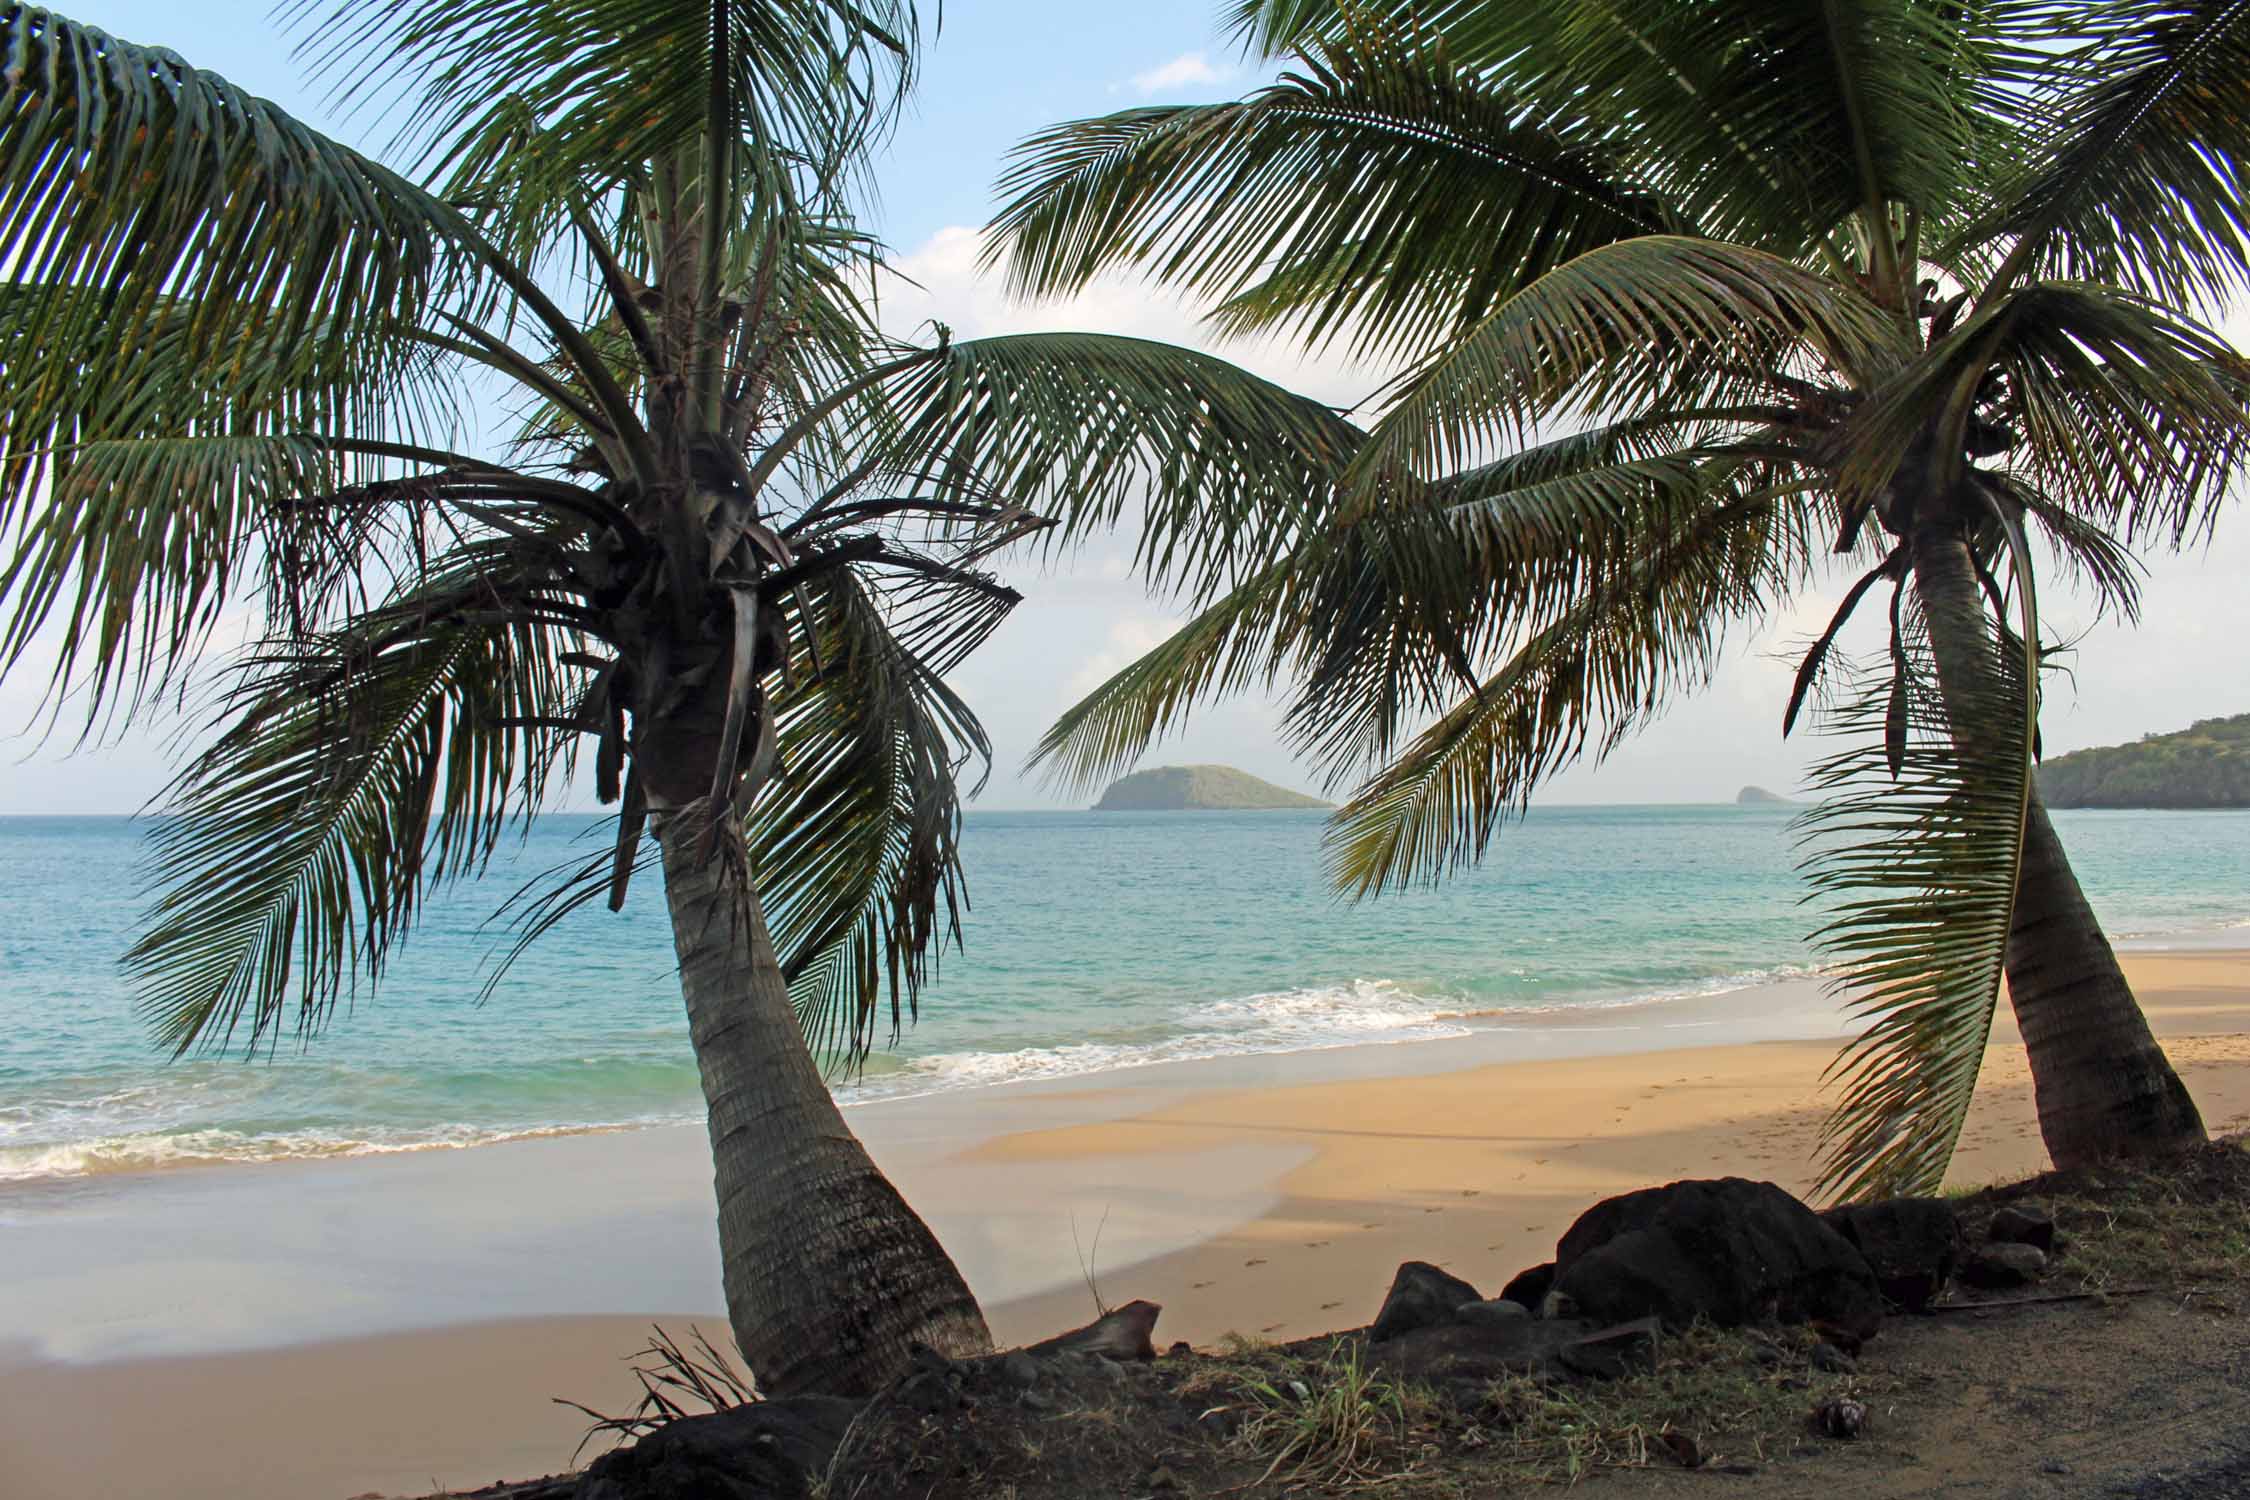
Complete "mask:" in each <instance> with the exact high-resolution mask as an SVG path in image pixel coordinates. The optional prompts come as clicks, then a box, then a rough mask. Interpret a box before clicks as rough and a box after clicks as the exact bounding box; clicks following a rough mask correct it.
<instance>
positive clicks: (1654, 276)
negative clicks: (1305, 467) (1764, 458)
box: [1352, 235, 1904, 485]
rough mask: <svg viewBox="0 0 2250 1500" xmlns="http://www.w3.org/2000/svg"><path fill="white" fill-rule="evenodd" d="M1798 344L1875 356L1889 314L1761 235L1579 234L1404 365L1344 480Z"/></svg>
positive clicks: (1452, 461)
mask: <svg viewBox="0 0 2250 1500" xmlns="http://www.w3.org/2000/svg"><path fill="white" fill-rule="evenodd" d="M1791 349H1810V350H1811V351H1814V354H1815V355H1816V357H1817V358H1818V359H1819V360H1820V361H1821V362H1822V363H1823V364H1825V365H1826V366H1828V367H1829V369H1831V370H1836V371H1869V370H1881V369H1884V368H1887V367H1888V366H1889V365H1891V364H1893V363H1897V362H1900V361H1901V360H1902V358H1903V353H1904V351H1903V348H1902V346H1901V344H1900V342H1899V335H1898V332H1897V330H1896V329H1895V328H1894V327H1893V326H1892V325H1891V324H1890V322H1889V321H1888V319H1887V318H1886V316H1885V315H1884V313H1883V311H1882V309H1880V308H1879V307H1877V306H1876V305H1875V304H1874V303H1872V302H1871V301H1869V300H1868V299H1867V298H1865V297H1864V296H1861V295H1859V294H1858V293H1857V292H1856V291H1854V290H1852V289H1850V288H1848V287H1846V286H1843V285H1840V284H1838V283H1837V282H1835V281H1833V280H1831V279H1829V278H1827V277H1823V276H1819V275H1816V274H1814V273H1813V272H1810V271H1807V270H1805V269H1804V268H1802V267H1800V266H1797V265H1794V264H1792V263H1790V262H1788V261H1784V260H1781V259H1779V258H1777V257H1775V256H1772V255H1769V254H1766V253H1765V252H1763V251H1759V250H1751V249H1745V248H1743V247H1740V246H1736V245H1728V244H1723V243H1719V242H1717V241H1711V240H1700V239H1689V238H1684V237H1679V236H1670V235H1647V236H1643V237H1640V238H1638V239H1631V240H1622V241H1619V242H1617V243H1615V244H1611V245H1605V246H1601V247H1600V248H1597V249H1594V250H1590V251H1588V252H1587V253H1585V254H1584V255H1581V256H1579V257H1578V258H1577V259H1575V260H1573V261H1571V262H1570V263H1569V264H1567V265H1564V266H1562V267H1560V268H1558V269H1556V270H1554V271H1552V272H1549V273H1548V274H1547V275H1546V276H1544V277H1542V278H1541V279H1540V280H1539V281H1537V282H1535V283H1534V284H1532V285H1531V286H1529V287H1527V288H1526V289H1524V290H1523V291H1521V292H1519V293H1517V294H1516V295H1515V296H1514V297H1511V298H1509V299H1508V300H1507V301H1506V302H1503V303H1502V304H1501V305H1500V306H1499V307H1498V308H1496V309H1495V310H1494V311H1493V312H1492V313H1491V314H1490V315H1489V316H1488V317H1486V318H1485V319H1484V321H1483V322H1481V323H1479V324H1478V325H1477V326H1476V327H1475V328H1474V329H1471V330H1470V331H1469V332H1468V333H1466V334H1465V335H1463V336H1462V337H1461V338H1459V339H1457V340H1454V341H1453V342H1452V343H1451V344H1449V345H1448V346H1447V347H1446V348H1445V350H1443V351H1442V352H1441V353H1439V354H1438V355H1436V356H1435V357H1433V358H1432V359H1430V360H1429V361H1428V362H1427V363H1425V364H1424V365H1423V366H1422V368H1420V369H1419V370H1416V371H1414V372H1413V373H1412V374H1410V375H1408V376H1407V377H1405V378H1404V379H1403V380H1401V381H1400V383H1399V386H1398V393H1397V396H1396V399H1395V400H1394V401H1393V403H1392V404H1391V405H1390V407H1389V408H1388V409H1387V410H1385V412H1384V413H1383V416H1382V418H1381V420H1380V421H1379V422H1377V423H1376V425H1375V427H1374V430H1373V431H1372V432H1371V434H1370V436H1369V440H1368V442H1367V444H1366V445H1365V447H1364V448H1362V449H1361V451H1360V453H1359V456H1358V457H1357V459H1355V461H1354V464H1353V476H1352V481H1353V482H1354V483H1355V484H1359V485H1365V484H1367V483H1369V482H1370V481H1373V480H1377V479H1380V478H1382V477H1384V476H1391V475H1397V474H1416V473H1421V474H1429V473H1438V472H1443V471H1445V470H1447V469H1458V468H1462V467H1465V466H1468V465H1470V464H1473V463H1476V462H1478V461H1479V460H1481V459H1483V458H1485V457H1486V456H1487V454H1488V453H1489V452H1490V451H1491V450H1492V449H1494V448H1497V447H1499V446H1500V445H1502V444H1504V443H1505V442H1507V441H1508V440H1509V439H1510V438H1511V437H1515V436H1519V435H1520V434H1522V433H1523V432H1524V431H1525V430H1527V429H1528V428H1529V426H1530V425H1531V424H1532V423H1534V422H1536V421H1538V420H1540V419H1542V418H1544V417H1545V416H1547V415H1548V414H1549V413H1551V412H1553V411H1554V410H1556V409H1558V408H1567V407H1568V406H1570V405H1572V404H1580V405H1583V406H1584V407H1586V408H1588V409H1592V410H1625V411H1631V410H1636V409H1641V408H1643V407H1646V406H1651V405H1656V406H1658V407H1659V409H1663V408H1664V407H1667V406H1676V405H1679V404H1683V401H1682V394H1681V382H1682V381H1683V379H1687V378H1696V377H1697V373H1698V372H1706V373H1705V374H1703V375H1702V376H1701V378H1704V379H1706V380H1707V382H1708V385H1709V389H1708V390H1706V391H1702V392H1695V393H1692V394H1691V395H1690V396H1689V398H1688V404H1692V403H1693V402H1694V400H1695V399H1696V398H1697V397H1703V398H1708V397H1710V396H1713V395H1716V394H1717V393H1718V392H1720V391H1722V390H1724V389H1725V388H1726V387H1725V383H1726V382H1728V381H1730V380H1735V381H1738V380H1739V379H1740V377H1735V376H1731V375H1729V373H1728V372H1731V371H1737V370H1742V369H1745V368H1748V369H1751V370H1761V369H1764V368H1766V367H1767V366H1768V364H1769V363H1770V362H1771V361H1772V360H1773V359H1774V358H1775V357H1776V354H1777V352H1785V351H1788V350H1791Z"/></svg>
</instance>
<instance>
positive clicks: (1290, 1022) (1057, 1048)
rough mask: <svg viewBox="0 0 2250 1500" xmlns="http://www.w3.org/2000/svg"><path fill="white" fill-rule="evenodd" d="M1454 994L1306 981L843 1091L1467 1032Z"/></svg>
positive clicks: (940, 1062)
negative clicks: (1161, 1020)
mask: <svg viewBox="0 0 2250 1500" xmlns="http://www.w3.org/2000/svg"><path fill="white" fill-rule="evenodd" d="M1463 1020H1464V1018H1463V1016H1462V1015H1461V1007H1460V1002H1459V1001H1457V1000H1442V999H1433V998H1431V997H1428V996H1423V995H1417V994H1415V993H1413V992H1412V991H1410V990H1407V989H1405V988H1404V987H1402V986H1400V985H1397V984H1394V983H1392V982H1390V981H1389V980H1381V979H1355V980H1353V981H1352V982H1350V983H1349V984H1341V985H1321V986H1311V987H1307V988H1302V989H1290V990H1275V991H1271V992H1268V993H1264V994H1257V995H1244V996H1241V997H1239V998H1236V999H1229V1000H1214V1001H1210V1002H1207V1003H1205V1004H1202V1005H1197V1006H1193V1007H1189V1008H1188V1009H1186V1010H1184V1011H1182V1012H1181V1013H1180V1014H1179V1015H1178V1016H1177V1017H1176V1018H1175V1024H1176V1026H1177V1028H1178V1029H1177V1030H1168V1031H1167V1032H1166V1034H1164V1035H1161V1036H1151V1037H1146V1038H1140V1039H1134V1040H1119V1041H1104V1042H1066V1043H1059V1044H1055V1045H1050V1046H1033V1047H1021V1048H1016V1049H1014V1050H1012V1051H998V1052H943V1053H938V1054H935V1055H933V1056H928V1057H918V1058H914V1059H912V1060H911V1061H909V1062H908V1063H907V1064H906V1066H905V1067H904V1068H902V1069H900V1070H899V1071H897V1072H895V1073H890V1074H887V1075H885V1076H883V1077H880V1078H871V1079H868V1080H866V1081H864V1082H862V1083H858V1084H855V1085H852V1086H851V1087H850V1088H849V1089H848V1090H846V1091H844V1092H845V1094H846V1097H847V1099H848V1100H849V1101H850V1102H867V1101H871V1100H875V1099H898V1098H909V1097H915V1096H919V1095H923V1094H934V1093H941V1092H945V1091H948V1090H952V1089H963V1088H985V1087H989V1086H991V1085H993V1084H999V1083H1023V1082H1030V1081H1034V1080H1038V1079H1048V1078H1073V1077H1079V1076H1082V1075H1085V1074H1089V1073H1107V1072H1113V1071H1116V1070H1118V1069H1123V1068H1139V1067H1147V1066H1150V1065H1152V1064H1155V1063H1168V1062H1192V1061H1197V1060H1201V1059H1206V1058H1215V1057H1242V1056H1246V1055H1249V1054H1253V1053H1262V1052H1309V1051H1319V1050H1323V1049H1326V1048H1330V1047H1356V1046H1366V1045H1370V1044H1379V1043H1386V1042H1421V1041H1437V1040H1440V1039H1442V1038H1445V1037H1457V1036H1466V1035H1467V1034H1468V1033H1469V1031H1470V1028H1469V1027H1468V1026H1466V1025H1464V1024H1463Z"/></svg>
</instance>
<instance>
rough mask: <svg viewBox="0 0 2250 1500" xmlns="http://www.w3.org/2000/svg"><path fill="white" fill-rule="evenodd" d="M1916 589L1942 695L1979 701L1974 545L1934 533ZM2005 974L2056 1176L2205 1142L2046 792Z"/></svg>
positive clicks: (2033, 814) (2029, 837)
mask: <svg viewBox="0 0 2250 1500" xmlns="http://www.w3.org/2000/svg"><path fill="white" fill-rule="evenodd" d="M1914 584H1915V589H1916V592H1917V593H1918V594H1919V595H1920V596H1921V600H1922V607H1923V613H1924V615H1925V616H1926V618H1927V619H1928V621H1929V629H1930V649H1931V653H1932V654H1933V655H1934V656H1935V657H1936V658H1937V667H1938V680H1939V690H1940V692H1941V693H1943V694H1944V696H1945V697H1946V698H1947V699H1949V700H1951V701H1956V702H1958V701H1961V699H1962V698H1964V697H1968V696H1975V695H1973V694H1971V693H1970V692H1968V691H1966V690H1965V689H1964V687H1963V684H1965V683H1968V682H1973V681H1975V680H1977V678H1976V676H1975V675H1972V674H1988V673H1990V672H1991V671H1992V667H1991V664H1990V662H1991V659H1990V657H1989V656H1988V655H1987V652H1988V650H1989V645H1990V641H1991V638H1992V637H1991V633H1990V629H1989V627H1988V626H1987V625H1986V623H1985V614H1984V598H1983V592H1982V589H1981V588H1980V586H1979V585H1978V583H1977V578H1976V573H1975V570H1974V568H1973V566H1972V564H1971V561H1970V558H1969V548H1968V544H1967V543H1966V542H1965V541H1963V540H1962V538H1961V537H1960V535H1959V534H1958V533H1956V532H1954V531H1952V530H1951V529H1950V528H1938V527H1933V528H1928V529H1925V530H1923V531H1921V532H1920V533H1918V534H1917V535H1916V537H1915V543H1914ZM1961 732H1963V731H1962V730H1961V729H1960V728H1959V727H1957V728H1956V733H1957V734H1958V733H1961ZM1968 732H1973V730H1971V731H1968ZM2007 974H2008V999H2009V1003H2010V1004H2011V1005H2013V1006H2014V1008H2015V1013H2016V1026H2017V1028H2018V1030H2020V1031H2021V1032H2022V1033H2023V1044H2024V1050H2025V1051H2026V1052H2027V1053H2028V1054H2029V1055H2030V1060H2031V1085H2032V1093H2033V1096H2034V1098H2035V1099H2036V1100H2037V1103H2038V1107H2039V1133H2040V1135H2041V1136H2042V1137H2043V1138H2044V1139H2045V1141H2046V1143H2047V1154H2048V1155H2049V1156H2050V1157H2052V1158H2053V1159H2054V1163H2055V1165H2056V1166H2058V1167H2073V1166H2079V1165H2082V1164H2084V1163H2086V1162H2090V1161H2098V1160H2100V1159H2102V1158H2105V1157H2113V1156H2124V1155H2149V1154H2154V1153H2157V1152H2161V1151H2167V1150H2171V1149H2173V1148H2175V1147H2178V1146H2183V1145H2188V1144H2191V1143H2194V1142H2199V1141H2201V1140H2203V1139H2204V1138H2205V1136H2204V1131H2203V1119H2202V1116H2201V1115H2200V1114H2198V1113H2197V1111H2196V1107H2195V1101H2193V1100H2192V1099H2190V1098H2189V1097H2188V1092H2187V1089H2186V1087H2185V1086H2183V1085H2182V1084H2181V1082H2180V1079H2179V1075H2178V1074H2177V1073H2175V1072H2173V1071H2172V1065H2171V1063H2170V1061H2169V1060H2167V1059H2166V1057H2165V1056H2164V1049H2163V1048H2162V1047H2160V1046H2158V1045H2157V1042H2156V1038H2155V1037H2154V1036H2153V1035H2151V1034H2150V1032H2149V1029H2148V1021H2147V1019H2146V1018H2145V1017H2143V1016H2142V1014H2141V1008H2140V1005H2139V1003H2138V1002H2136V1001H2135V1000H2134V998H2133V990H2132V986H2131V985H2129V984H2128V983H2126V980H2125V972H2124V970H2123V969H2121V968H2120V967H2119V966H2118V963H2117V955H2116V954H2115V953H2113V952H2111V951H2110V946H2109V939H2108V938H2107V937H2105V936H2103V934H2102V929H2101V924H2100V923H2099V922H2097V921H2096V920H2095V919H2094V911H2093V908H2092V907H2091V906H2089V905H2088V904H2087V902H2086V895H2085V892H2083V891H2082V890H2080V889H2079V887H2078V877H2077V876H2076V875H2075V874H2074V873H2072V871H2071V868H2070V861H2069V859H2068V858H2067V857H2066V856H2065V855H2064V853H2063V847H2062V841H2061V840H2060V839H2058V838H2057V837H2056V836H2055V825H2054V823H2053V822H2052V821H2051V820H2050V819H2049V818H2048V816H2047V808H2046V805H2045V804H2044V803H2042V802H2041V801H2040V800H2039V795H2038V792H2037V790H2036V789H2034V790H2033V792H2032V795H2031V806H2030V811H2029V815H2028V816H2027V817H2026V819H2025V822H2024V850H2023V868H2022V872H2021V874H2020V875H2019V876H2018V878H2017V882H2016V911H2015V919H2014V921H2013V923H2012V924H2011V925H2010V927H2009V930H2008V957H2007Z"/></svg>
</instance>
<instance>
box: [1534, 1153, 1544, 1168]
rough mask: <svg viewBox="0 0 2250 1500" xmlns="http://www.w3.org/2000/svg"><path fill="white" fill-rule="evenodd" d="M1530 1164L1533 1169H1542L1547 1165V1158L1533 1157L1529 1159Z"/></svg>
mask: <svg viewBox="0 0 2250 1500" xmlns="http://www.w3.org/2000/svg"><path fill="white" fill-rule="evenodd" d="M1531 1164H1532V1165H1533V1166H1535V1167H1543V1166H1545V1165H1547V1158H1546V1157H1544V1156H1534V1157H1533V1158H1532V1159H1531Z"/></svg>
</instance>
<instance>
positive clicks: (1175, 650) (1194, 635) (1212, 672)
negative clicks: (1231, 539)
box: [1028, 542, 1319, 788]
mask: <svg viewBox="0 0 2250 1500" xmlns="http://www.w3.org/2000/svg"><path fill="white" fill-rule="evenodd" d="M1311 545H1319V543H1318V542H1315V543H1313V544H1311ZM1306 570H1307V559H1306V558H1305V556H1304V553H1303V552H1298V553H1294V554H1292V555H1290V556H1289V557H1287V558H1284V559H1283V560H1281V561H1280V562H1276V563H1272V564H1270V565H1268V566H1267V567H1266V568H1265V570H1264V571H1262V572H1260V573H1258V574H1256V575H1255V576H1253V577H1251V578H1248V579H1245V580H1244V581H1243V582H1241V583H1240V584H1237V585H1236V586H1235V587H1234V588H1232V589H1230V590H1228V591H1227V592H1226V594H1224V595H1223V596H1222V597H1220V598H1219V599H1218V600H1217V601H1216V602H1214V603H1212V604H1211V605H1210V606H1208V607H1207V608H1205V609H1204V610H1203V611H1202V612H1201V613H1199V614H1198V615H1196V617H1195V618H1194V619H1192V620H1189V621H1188V622H1187V623H1186V624H1184V625H1182V626H1180V628H1179V629H1177V630H1175V631H1173V632H1172V633H1171V634H1170V635H1169V636H1167V637H1165V639H1164V640H1163V641H1162V642H1161V643H1160V644H1158V645H1157V646H1155V647H1153V648H1152V649H1151V650H1149V651H1148V652H1146V653H1145V654H1144V655H1142V656H1141V657H1140V658H1139V659H1138V660H1136V661H1134V662H1133V663H1132V664H1131V665H1130V666H1127V667H1126V668H1125V669H1124V670H1122V671H1120V672H1118V673H1117V674H1116V675H1115V676H1113V677H1111V678H1110V679H1109V680H1108V681H1107V682H1105V683H1103V684H1102V685H1101V686H1100V687H1097V688H1096V689H1094V691H1093V692H1091V693H1089V694H1087V695H1086V696H1085V697H1084V698H1082V699H1080V700H1079V701H1078V702H1077V703H1075V704H1073V705H1071V707H1070V708H1069V709H1067V710H1066V711H1064V713H1063V714H1062V716H1061V717H1059V718H1057V719H1056V720H1055V722H1054V723H1053V724H1052V725H1051V726H1050V727H1049V728H1048V730H1047V732H1046V733H1045V734H1044V735H1042V736H1040V739H1039V744H1038V746H1037V747H1036V748H1035V749H1034V750H1033V752H1032V754H1031V758H1030V761H1029V763H1028V764H1029V765H1030V766H1032V767H1038V766H1045V767H1047V768H1049V770H1050V771H1051V773H1052V774H1053V775H1054V776H1055V777H1056V778H1057V779H1058V780H1060V781H1062V782H1063V783H1064V784H1066V785H1068V786H1071V787H1074V788H1086V787H1092V786H1097V785H1099V784H1101V783H1102V782H1104V781H1107V780H1109V779H1110V778H1112V777H1114V776H1116V775H1118V774H1119V773H1120V772H1122V771H1124V770H1126V769H1127V768H1129V767H1130V766H1131V765H1132V764H1133V762H1135V761H1136V760H1138V759H1140V757H1141V756H1142V754H1144V753H1145V752H1146V751H1147V750H1148V748H1149V746H1151V745H1153V744H1155V743H1156V742H1157V741H1158V740H1159V739H1161V738H1162V737H1163V736H1164V735H1165V734H1166V733H1167V732H1168V731H1169V730H1171V729H1173V728H1174V727H1176V726H1177V725H1178V724H1180V723H1181V722H1182V721H1183V720H1184V719H1185V718H1186V717H1187V715H1188V713H1189V712H1190V711H1191V710H1192V709H1193V708H1194V707H1195V706H1196V705H1197V704H1198V703H1201V702H1206V701H1209V700H1212V699H1216V698H1221V697H1225V696H1227V695H1229V694H1233V693H1238V692H1242V691H1244V690H1246V689H1248V688H1250V687H1253V686H1255V685H1257V684H1259V683H1262V682H1270V681H1272V680H1273V677H1274V675H1275V673H1276V672H1277V671H1278V663H1277V662H1276V661H1275V659H1274V657H1275V653H1274V650H1273V647H1272V646H1271V645H1270V644H1269V642H1268V639H1267V638H1268V637H1269V636H1271V635H1276V634H1286V633H1287V631H1288V630H1289V628H1290V626H1291V624H1292V623H1293V622H1294V621H1295V620H1296V619H1297V618H1298V615H1297V612H1296V611H1295V610H1293V609H1292V608H1291V605H1292V603H1293V601H1294V599H1295V596H1296V595H1297V594H1298V592H1299V590H1300V588H1301V579H1302V577H1303V575H1304V573H1305V572H1306Z"/></svg>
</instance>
